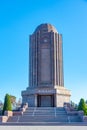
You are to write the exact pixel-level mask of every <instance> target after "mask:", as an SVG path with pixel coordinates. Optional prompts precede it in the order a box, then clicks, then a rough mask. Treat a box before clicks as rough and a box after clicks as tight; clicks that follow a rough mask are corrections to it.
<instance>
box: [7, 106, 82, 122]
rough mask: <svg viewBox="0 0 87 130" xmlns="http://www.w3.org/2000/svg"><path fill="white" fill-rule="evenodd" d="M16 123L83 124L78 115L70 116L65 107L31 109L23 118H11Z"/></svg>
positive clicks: (10, 120) (28, 109) (9, 120)
mask: <svg viewBox="0 0 87 130" xmlns="http://www.w3.org/2000/svg"><path fill="white" fill-rule="evenodd" d="M7 122H16V123H31V122H33V123H43V122H44V123H49V122H50V123H70V122H81V119H80V117H79V116H78V115H72V116H68V115H67V113H66V111H65V109H64V108H63V107H58V108H56V107H29V108H27V110H26V111H25V112H24V114H23V115H22V116H13V117H9V119H8V121H7Z"/></svg>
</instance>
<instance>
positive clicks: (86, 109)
mask: <svg viewBox="0 0 87 130" xmlns="http://www.w3.org/2000/svg"><path fill="white" fill-rule="evenodd" d="M78 110H83V111H84V114H85V115H87V106H86V103H85V101H84V99H83V98H81V99H80V102H79V105H78Z"/></svg>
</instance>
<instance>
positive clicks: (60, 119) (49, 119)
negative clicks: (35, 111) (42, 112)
mask: <svg viewBox="0 0 87 130" xmlns="http://www.w3.org/2000/svg"><path fill="white" fill-rule="evenodd" d="M19 122H68V119H67V116H60V117H55V116H49V117H48V116H23V117H21V118H20V119H19Z"/></svg>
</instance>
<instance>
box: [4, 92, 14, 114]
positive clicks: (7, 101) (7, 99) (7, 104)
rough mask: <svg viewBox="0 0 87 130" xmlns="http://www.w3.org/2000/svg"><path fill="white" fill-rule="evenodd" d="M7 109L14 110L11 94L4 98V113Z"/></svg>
mask: <svg viewBox="0 0 87 130" xmlns="http://www.w3.org/2000/svg"><path fill="white" fill-rule="evenodd" d="M5 111H12V105H11V98H10V95H9V94H6V95H5V100H4V106H3V112H2V114H4V112H5Z"/></svg>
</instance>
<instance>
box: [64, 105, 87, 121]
mask: <svg viewBox="0 0 87 130" xmlns="http://www.w3.org/2000/svg"><path fill="white" fill-rule="evenodd" d="M64 108H65V111H66V113H67V114H68V115H78V116H79V117H80V118H81V120H82V121H83V122H87V116H85V115H84V112H83V111H82V110H81V111H76V110H75V109H73V108H72V107H71V106H70V104H69V103H68V104H65V105H64Z"/></svg>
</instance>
